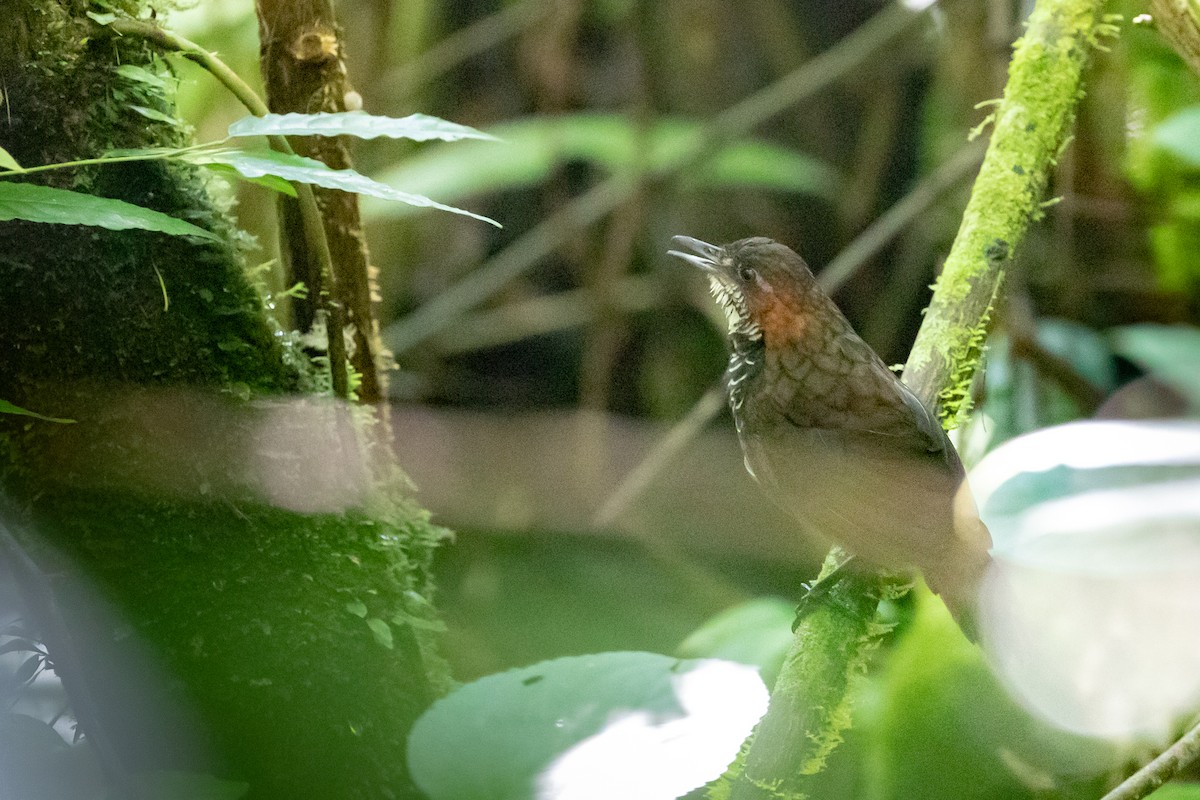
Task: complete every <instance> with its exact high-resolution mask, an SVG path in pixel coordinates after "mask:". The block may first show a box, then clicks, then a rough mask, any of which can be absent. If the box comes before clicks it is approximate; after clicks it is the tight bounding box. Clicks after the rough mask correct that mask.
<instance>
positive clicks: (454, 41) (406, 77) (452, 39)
mask: <svg viewBox="0 0 1200 800" xmlns="http://www.w3.org/2000/svg"><path fill="white" fill-rule="evenodd" d="M549 8H550V3H548V2H546V0H525V1H524V2H521V3H515V4H513V5H509V6H506V7H504V8H503V9H501V10H500V11H497V12H496V13H495V14H491V15H489V16H487V17H484V18H483V19H480V20H478V21H476V22H474V23H472V24H470V25H468V26H466V27H465V28H460V29H459V30H456V31H455V32H454V33H452V34H450V35H449V36H447V37H446V38H444V39H442V40H441V41H439V42H438V43H437V44H435V45H433V46H432V47H430V48H429V49H428V50H426V51H425V52H424V53H421V54H420V55H419V56H417V57H416V58H414V59H413V60H411V61H409V62H408V63H407V64H402V65H401V66H399V67H397V68H396V69H394V70H391V71H390V72H387V73H386V74H384V75H383V76H382V78H381V79H380V80H378V81H375V83H376V84H377V85H379V86H387V87H390V88H389V89H388V91H389V93H392V94H393V96H394V97H398V98H400V99H405V98H408V97H409V96H411V95H412V94H413V93H414V92H415V91H416V90H417V89H419V88H421V87H422V86H424V85H425V84H426V83H429V82H430V81H432V80H433V79H434V78H436V77H438V76H439V75H443V74H445V73H447V72H449V71H450V70H451V69H453V68H454V67H456V66H458V65H459V64H461V63H462V62H464V61H466V60H468V59H470V58H473V57H474V56H477V55H479V54H480V53H482V52H485V51H487V50H490V49H491V48H493V47H495V46H496V45H498V44H500V43H501V42H503V41H504V40H505V39H508V38H511V37H512V36H515V35H517V34H518V33H520V32H521V31H523V30H525V28H527V27H529V25H531V24H532V23H534V22H536V21H537V20H538V19H539V18H540V17H541V16H542V15H543V14H545V13H546V11H547V10H548V9H549Z"/></svg>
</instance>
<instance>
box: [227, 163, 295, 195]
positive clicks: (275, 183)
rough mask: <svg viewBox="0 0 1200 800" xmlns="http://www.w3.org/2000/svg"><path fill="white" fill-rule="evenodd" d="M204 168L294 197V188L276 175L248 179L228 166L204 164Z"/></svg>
mask: <svg viewBox="0 0 1200 800" xmlns="http://www.w3.org/2000/svg"><path fill="white" fill-rule="evenodd" d="M205 166H206V167H208V168H209V169H211V170H213V171H214V172H224V173H227V174H229V175H232V176H234V177H235V178H237V179H238V180H240V181H245V182H246V183H253V184H257V185H258V186H262V187H264V188H266V189H270V190H271V191H273V192H279V193H280V194H286V195H287V196H288V197H295V196H296V187H295V186H292V184H290V183H288V182H287V181H285V180H284V179H283V178H280V177H279V176H278V175H260V176H258V177H257V178H248V177H246V176H245V175H243V174H242V173H240V172H238V171H237V170H236V169H234V168H233V167H231V166H229V165H228V164H206V165H205Z"/></svg>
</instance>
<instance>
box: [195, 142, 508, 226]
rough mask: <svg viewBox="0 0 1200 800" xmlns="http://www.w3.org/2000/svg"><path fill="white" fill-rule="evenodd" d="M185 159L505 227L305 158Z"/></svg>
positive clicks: (244, 154)
mask: <svg viewBox="0 0 1200 800" xmlns="http://www.w3.org/2000/svg"><path fill="white" fill-rule="evenodd" d="M181 157H182V158H184V159H185V160H187V161H191V162H192V163H194V164H225V165H227V166H229V167H232V168H233V169H235V170H237V171H238V172H239V173H240V174H242V175H244V176H246V177H247V178H258V177H261V176H263V175H276V176H278V177H280V178H286V179H287V180H289V181H299V182H301V183H311V184H314V185H316V186H321V187H324V188H326V189H340V190H342V191H343V192H354V193H355V194H365V195H370V196H371V197H379V198H382V199H384V200H396V201H398V202H401V203H406V204H408V205H410V206H420V207H422V208H436V209H439V210H441V211H449V212H451V213H452V214H462V215H464V216H468V217H473V218H474V219H478V220H482V221H483V222H487V223H489V224H491V225H495V226H496V227H497V228H499V227H501V226H500V223H499V222H496V221H495V220H494V219H490V218H488V217H484V216H481V215H479V214H474V213H472V212H470V211H464V210H463V209H461V208H455V207H454V206H447V205H443V204H441V203H437V202H434V201H433V200H430V199H429V198H428V197H425V196H424V195H419V194H410V193H409V192H402V191H400V190H399V189H393V188H392V187H390V186H388V185H387V184H384V183H379V182H378V181H373V180H371V179H370V178H368V177H367V176H366V175H363V174H361V173H358V172H355V171H354V170H352V169H330V168H329V167H327V166H326V165H325V164H323V163H321V162H320V161H317V160H316V159H312V158H305V157H303V156H296V155H289V154H287V153H279V152H276V151H274V150H254V151H247V150H217V151H200V152H191V153H186V154H184V155H182V156H181Z"/></svg>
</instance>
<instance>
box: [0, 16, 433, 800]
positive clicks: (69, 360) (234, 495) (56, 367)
mask: <svg viewBox="0 0 1200 800" xmlns="http://www.w3.org/2000/svg"><path fill="white" fill-rule="evenodd" d="M108 6H109V7H119V8H120V9H121V10H123V11H125V12H127V13H129V14H131V15H134V16H142V17H145V16H146V8H145V7H144V6H143V4H140V3H135V2H120V3H113V2H110V3H108ZM85 8H86V4H61V3H51V2H48V1H45V2H25V3H15V2H11V1H6V0H0V18H3V19H5V20H6V25H10V24H11V30H12V35H11V36H10V35H7V32H6V36H5V37H3V38H0V78H2V79H3V82H4V85H5V87H6V91H7V93H8V96H9V97H10V98H19V101H20V102H19V108H20V115H19V117H18V115H16V114H15V113H14V115H13V124H8V125H4V126H0V145H2V146H3V147H4V148H5V149H7V150H8V151H9V152H10V153H12V154H13V155H14V156H15V157H16V158H17V159H18V161H19V162H21V163H23V164H29V165H35V164H44V163H53V162H61V161H67V160H74V159H80V158H90V157H95V156H98V155H100V154H102V153H103V152H104V151H106V150H108V149H110V148H115V147H123V148H127V147H149V146H178V145H180V144H184V143H186V142H187V140H188V137H189V132H188V130H187V129H186V128H185V127H184V126H182V125H176V124H172V123H170V122H163V121H158V120H154V119H148V118H147V117H146V116H144V115H143V114H141V113H138V112H137V111H135V110H133V109H132V108H131V106H134V105H138V106H143V107H145V108H147V109H153V111H156V112H160V113H161V114H164V115H168V116H169V115H170V114H171V113H173V107H174V103H173V98H172V96H171V87H172V82H171V81H169V80H166V81H164V82H162V83H161V84H159V83H158V82H156V81H154V80H152V79H149V80H148V79H147V78H146V74H144V73H139V72H137V71H136V70H130V69H122V70H118V69H117V68H116V67H117V66H118V65H124V66H126V67H129V66H133V67H139V68H141V69H143V70H145V71H146V72H147V73H152V74H156V75H158V76H160V77H162V76H163V75H165V68H164V66H163V64H162V63H161V62H160V61H159V60H158V59H157V57H156V56H155V54H154V53H153V52H152V51H151V49H150V48H149V46H148V45H146V44H145V42H143V41H141V40H139V39H137V38H135V37H131V36H125V37H113V36H108V35H105V34H104V33H103V31H98V30H97V28H96V26H95V25H94V24H93V23H92V22H91V21H90V20H88V19H87V18H86V17H85V16H84V15H83V10H84V9H85ZM16 107H17V105H16V104H14V108H16ZM38 179H39V180H45V181H46V182H49V183H53V184H54V185H58V186H63V187H68V188H73V189H76V190H79V191H85V192H90V193H95V194H99V195H103V196H107V197H115V198H119V199H122V200H126V201H129V202H132V203H136V204H138V205H143V206H146V207H149V208H153V209H155V210H158V211H162V212H165V213H167V214H171V215H172V216H176V217H180V218H182V219H186V220H188V221H189V222H192V223H194V224H197V225H200V226H201V227H204V228H206V229H208V230H210V231H213V232H215V233H217V234H218V235H219V236H220V237H221V238H222V240H223V241H224V242H225V244H220V245H212V244H205V243H200V242H197V241H193V240H190V239H185V238H180V237H170V236H164V235H161V234H154V233H147V232H142V231H122V232H115V231H107V230H101V229H95V228H88V227H76V226H49V225H37V224H33V223H23V222H12V223H5V224H4V225H3V226H0V348H2V349H3V351H4V352H5V369H4V370H3V371H2V372H0V397H3V398H4V399H5V400H8V401H10V402H14V403H17V404H18V405H25V404H26V403H29V404H30V405H31V406H33V407H36V408H38V409H39V410H43V409H54V408H70V409H71V410H72V416H73V418H74V419H77V420H78V421H79V424H77V425H70V426H63V425H53V424H49V423H38V424H36V425H34V424H29V423H31V422H33V420H29V419H25V418H21V419H18V418H13V417H11V415H3V416H4V418H3V419H0V479H3V482H4V483H3V485H4V489H5V493H6V495H7V496H8V497H9V498H11V499H12V500H13V502H14V504H15V505H17V506H19V507H20V511H21V512H23V515H24V519H23V524H22V525H20V530H21V532H22V544H23V545H24V546H25V547H26V549H27V550H28V551H29V553H30V554H31V555H32V556H33V557H34V558H35V559H36V560H37V561H38V562H40V563H41V564H42V565H43V568H44V569H45V572H46V574H47V575H52V576H54V578H53V579H54V584H55V590H56V595H57V598H58V603H59V604H60V605H61V607H62V610H63V613H64V614H65V615H67V617H68V620H69V622H70V623H71V628H72V644H73V645H75V649H76V650H78V652H79V654H80V657H81V658H82V660H83V666H84V668H85V669H84V671H85V672H86V673H87V675H88V676H89V677H88V681H87V683H88V685H89V686H90V687H91V688H90V689H89V690H88V694H89V695H90V696H92V699H93V701H95V702H96V703H97V704H98V705H99V707H100V711H101V719H102V721H103V724H104V728H105V731H106V738H109V739H111V742H110V744H111V745H112V746H113V747H115V748H116V749H117V750H118V751H119V752H120V753H121V755H122V757H123V758H124V759H125V761H126V766H127V768H129V769H131V770H135V771H137V770H162V769H183V770H192V771H201V772H212V773H214V774H219V775H228V776H240V777H243V778H245V779H246V780H248V782H249V783H250V784H251V787H252V788H251V797H327V798H338V797H354V798H373V797H395V796H407V795H409V794H411V793H413V792H414V791H415V790H413V789H412V787H411V785H410V784H409V783H408V779H407V774H406V766H405V762H404V757H403V753H404V740H405V737H406V735H407V731H408V728H409V726H411V724H412V722H413V721H414V719H415V718H416V716H417V715H418V714H419V713H420V712H421V710H422V709H423V708H424V707H425V706H426V705H427V704H428V703H429V702H431V700H432V699H433V697H434V696H435V694H436V693H437V692H438V691H441V690H442V689H444V687H445V685H446V684H447V683H448V678H447V676H446V670H445V666H444V664H442V662H441V661H440V659H439V658H438V656H437V655H436V648H435V644H436V635H437V631H438V628H439V623H438V621H437V619H436V614H435V613H434V611H433V607H432V605H431V603H430V601H429V598H430V596H431V593H432V586H431V584H430V579H429V563H430V559H431V554H432V552H433V549H434V547H435V546H436V545H437V543H438V542H439V541H440V540H441V539H442V538H443V536H444V532H443V531H441V530H440V529H438V528H437V527H435V526H433V525H431V524H430V523H429V520H428V516H427V515H426V514H425V513H424V512H423V511H421V510H420V509H419V508H418V507H416V505H415V504H414V503H413V502H412V501H411V499H409V497H408V491H409V487H408V485H407V482H406V480H405V478H404V476H403V475H402V473H400V471H399V469H398V468H397V467H396V466H395V465H394V463H393V462H392V461H391V455H390V450H389V449H388V448H387V447H386V445H385V444H384V443H381V442H378V441H376V439H375V438H374V437H373V430H374V427H375V426H376V424H377V421H376V420H375V418H374V417H373V415H372V413H371V412H370V411H369V410H367V409H356V410H355V411H354V412H353V414H352V415H351V419H350V420H349V421H348V423H347V425H346V426H345V430H325V429H323V428H320V429H317V430H315V431H306V430H297V431H295V432H292V433H295V434H297V435H299V436H309V437H310V438H311V439H321V437H325V438H326V439H328V441H316V442H310V444H312V445H313V449H311V450H310V451H307V452H310V453H312V454H313V455H308V456H305V455H300V456H287V455H286V454H285V455H284V456H282V457H280V456H277V455H276V456H270V457H271V458H273V459H274V461H273V462H272V463H271V468H272V469H276V470H277V471H276V472H275V473H272V474H273V477H274V478H275V479H276V480H279V481H282V482H284V483H285V484H287V483H288V482H289V481H290V480H291V479H292V478H293V477H298V476H301V475H303V473H304V471H305V469H306V468H307V467H310V466H311V465H308V464H305V463H303V461H302V460H303V459H304V458H308V459H313V460H316V461H322V460H323V459H324V458H325V457H326V456H329V455H332V454H333V453H334V451H335V450H336V449H337V448H339V447H342V448H347V449H348V451H349V452H351V453H359V452H360V451H361V452H363V453H365V459H364V460H362V461H361V462H359V461H353V460H352V461H351V462H349V463H350V466H355V465H357V466H358V467H360V468H361V467H362V465H363V464H365V465H366V467H365V468H363V472H364V474H363V475H361V476H360V478H361V480H360V481H359V484H358V485H359V486H360V487H361V488H362V489H363V491H362V493H361V495H360V496H357V497H356V498H355V499H354V501H353V503H352V504H351V505H350V507H344V508H343V511H342V512H341V513H327V514H304V513H298V512H294V511H286V510H283V509H280V508H276V507H272V506H271V505H269V504H267V503H266V502H265V501H264V500H263V499H262V498H261V497H260V496H259V495H260V494H261V492H259V491H257V490H256V489H255V486H254V480H253V476H254V475H255V474H257V473H256V472H255V470H254V469H251V468H249V467H247V466H245V465H244V464H243V463H242V462H243V461H245V460H247V458H248V454H251V453H253V451H251V450H248V449H246V448H245V447H244V446H242V447H239V445H244V443H245V442H246V441H250V440H252V438H253V436H254V435H255V434H256V432H259V431H260V430H261V426H262V425H263V424H267V423H269V417H267V416H265V415H264V414H263V413H259V412H260V411H261V410H263V409H267V410H270V409H271V408H274V407H275V406H277V405H278V401H277V400H270V399H268V398H278V397H279V396H280V395H289V394H294V393H298V392H301V391H306V390H313V389H317V390H323V389H327V378H325V377H324V373H322V371H321V370H319V369H317V368H314V366H313V364H312V362H311V361H310V359H308V357H307V356H306V355H305V354H304V352H303V351H302V349H301V348H300V347H299V345H298V343H297V341H296V339H295V337H294V336H292V335H290V334H288V333H286V332H284V331H281V330H279V329H278V327H277V326H276V325H275V323H274V322H273V321H272V320H271V318H270V316H269V315H268V314H267V313H266V310H265V309H264V301H263V296H262V294H261V292H260V291H259V287H256V285H255V284H254V281H253V280H252V279H251V278H249V277H248V276H247V271H246V268H245V264H244V260H243V254H242V251H241V249H240V244H239V242H241V241H242V236H241V235H240V234H239V233H238V232H237V231H236V230H235V229H234V228H233V227H232V225H231V223H230V222H229V220H228V219H227V218H226V216H225V214H224V211H223V209H221V208H220V206H219V205H218V204H216V203H215V202H214V201H213V200H212V198H211V197H210V195H209V193H208V191H207V182H206V180H205V178H204V177H203V175H201V174H200V173H198V172H197V171H196V170H195V168H192V167H188V166H185V165H179V164H172V163H161V162H141V163H130V164H117V165H109V166H105V167H101V168H89V169H77V170H70V171H68V170H61V171H53V172H47V173H42V174H40V175H39V176H38ZM164 290H165V292H166V294H167V297H168V298H169V306H168V305H167V304H165V303H164V299H163V293H164ZM176 401H178V402H176ZM264 420H267V423H264ZM331 427H333V428H336V427H337V425H336V424H334V425H333V426H331ZM164 430H165V431H170V432H172V433H173V435H175V436H176V438H174V439H171V438H169V437H168V438H167V439H164V438H163V437H162V432H163V431H164ZM181 433H182V434H189V435H191V436H193V437H194V439H193V440H189V439H188V438H187V436H186V435H181ZM164 441H165V442H167V444H166V445H164V444H163V443H164ZM253 454H254V455H255V456H256V457H257V456H263V457H264V458H266V457H268V456H269V454H261V453H253ZM224 456H228V457H224ZM289 458H291V459H292V461H289V460H288V459H289ZM168 467H169V468H170V469H168ZM168 478H169V479H168ZM155 487H157V488H155ZM101 598H102V600H101ZM351 600H358V601H359V602H362V603H363V604H364V605H365V606H366V607H367V608H368V609H369V617H371V618H373V619H377V620H379V621H381V622H382V623H383V624H385V625H386V626H387V627H386V630H387V631H388V633H389V634H390V636H391V644H392V646H391V647H390V648H388V647H385V646H381V644H380V638H383V635H382V633H380V632H379V631H375V632H373V631H372V629H371V627H369V626H368V625H367V624H366V623H365V622H364V620H363V619H362V618H358V617H355V616H354V615H352V614H350V613H348V612H347V610H346V604H347V602H349V601H351ZM109 605H111V608H112V612H111V614H110V613H109V612H107V611H103V610H102V609H103V608H105V607H107V606H109ZM376 627H377V628H378V627H379V626H378V625H377V626H376ZM147 664H149V665H150V666H151V667H153V670H154V671H161V672H162V673H163V678H162V680H159V681H155V680H152V679H151V678H150V677H149V676H148V677H146V679H145V680H141V679H140V678H141V675H142V672H143V671H144V668H146V665H147ZM130 675H137V676H139V680H137V681H131V680H128V676H130ZM185 733H186V734H188V735H187V736H186V737H184V736H183V734H185ZM181 737H182V738H186V739H188V742H189V743H188V745H187V746H186V747H185V746H183V745H182V744H180V741H181Z"/></svg>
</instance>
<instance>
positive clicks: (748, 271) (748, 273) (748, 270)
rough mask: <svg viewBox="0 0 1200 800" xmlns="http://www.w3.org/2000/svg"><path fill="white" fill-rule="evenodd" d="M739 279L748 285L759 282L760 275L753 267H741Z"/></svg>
mask: <svg viewBox="0 0 1200 800" xmlns="http://www.w3.org/2000/svg"><path fill="white" fill-rule="evenodd" d="M738 277H739V278H741V279H742V280H743V281H745V282H746V283H752V282H754V281H756V280H758V273H757V272H755V271H754V269H753V268H752V267H739V268H738Z"/></svg>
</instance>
